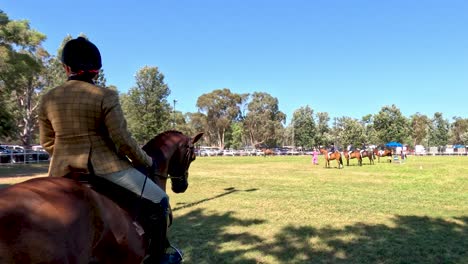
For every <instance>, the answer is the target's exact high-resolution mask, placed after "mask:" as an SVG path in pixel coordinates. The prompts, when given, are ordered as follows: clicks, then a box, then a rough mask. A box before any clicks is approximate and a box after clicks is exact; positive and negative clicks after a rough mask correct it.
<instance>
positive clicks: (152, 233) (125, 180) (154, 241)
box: [98, 168, 182, 263]
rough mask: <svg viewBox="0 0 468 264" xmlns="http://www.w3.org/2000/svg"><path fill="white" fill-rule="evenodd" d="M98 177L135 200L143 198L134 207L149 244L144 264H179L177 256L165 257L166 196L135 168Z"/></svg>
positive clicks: (167, 204)
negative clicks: (129, 193)
mask: <svg viewBox="0 0 468 264" xmlns="http://www.w3.org/2000/svg"><path fill="white" fill-rule="evenodd" d="M98 176H99V177H102V178H105V179H106V180H109V181H111V182H113V183H115V184H116V185H119V186H121V187H123V188H125V189H126V190H129V191H131V192H132V193H133V194H134V195H136V196H137V197H139V196H140V195H141V194H142V199H140V200H138V205H137V206H139V208H140V210H138V212H136V214H137V216H139V218H138V220H139V222H140V223H141V224H142V225H143V228H144V230H145V232H146V235H147V237H148V238H149V240H150V245H149V248H148V252H149V256H147V258H146V260H145V263H179V262H180V261H181V257H182V256H181V255H180V254H179V252H176V253H175V254H165V251H166V248H167V247H169V246H170V245H169V242H168V240H167V227H168V224H169V221H168V218H169V214H170V208H169V198H168V196H167V194H166V193H165V192H164V191H163V190H162V189H161V188H160V187H159V186H158V185H156V184H155V183H154V182H153V181H152V180H150V179H149V178H147V179H146V182H145V178H146V176H145V175H144V174H142V173H141V172H139V171H138V170H136V169H134V168H130V169H127V170H123V171H120V172H115V173H111V174H107V175H98ZM143 186H144V190H143ZM142 190H143V193H142Z"/></svg>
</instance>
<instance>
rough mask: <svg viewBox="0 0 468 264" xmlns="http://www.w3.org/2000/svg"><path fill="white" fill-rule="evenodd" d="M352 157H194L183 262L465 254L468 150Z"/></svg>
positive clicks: (467, 257) (180, 209)
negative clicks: (399, 159) (394, 158)
mask: <svg viewBox="0 0 468 264" xmlns="http://www.w3.org/2000/svg"><path fill="white" fill-rule="evenodd" d="M382 161H383V160H382ZM356 164H357V162H356V161H355V160H351V165H352V166H349V167H345V168H344V169H342V170H338V169H336V168H331V169H325V168H324V167H323V166H324V163H323V160H321V163H320V165H319V166H313V165H312V164H311V159H310V157H304V156H302V157H271V158H263V157H231V158H227V157H216V158H213V157H207V158H198V159H197V160H196V161H195V162H194V163H193V165H192V167H191V176H190V182H191V185H190V187H189V189H188V191H187V192H186V193H185V194H171V199H172V205H173V208H174V214H175V217H176V219H175V223H174V227H173V228H172V229H171V230H172V231H171V232H172V235H173V237H174V238H173V240H174V242H175V243H176V244H177V245H178V246H180V247H182V248H183V249H184V250H185V252H186V262H187V263H468V157H410V158H409V159H408V160H407V161H406V163H404V164H389V163H384V162H382V163H376V164H375V165H368V161H367V159H366V160H364V166H362V167H358V166H356ZM332 166H336V163H332Z"/></svg>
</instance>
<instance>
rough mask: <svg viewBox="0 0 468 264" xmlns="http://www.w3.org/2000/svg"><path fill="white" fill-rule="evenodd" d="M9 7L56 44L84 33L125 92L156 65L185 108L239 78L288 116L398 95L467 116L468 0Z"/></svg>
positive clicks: (370, 104) (17, 0) (14, 3)
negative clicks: (146, 69) (143, 71)
mask: <svg viewBox="0 0 468 264" xmlns="http://www.w3.org/2000/svg"><path fill="white" fill-rule="evenodd" d="M133 2H135V3H133ZM136 3H138V4H136ZM0 8H1V9H2V10H3V11H4V12H6V13H7V14H8V15H9V17H10V18H11V19H15V20H16V19H28V20H29V21H30V23H31V27H32V28H34V29H36V30H38V31H40V32H42V33H44V34H46V35H47V40H46V42H45V43H44V46H45V48H46V49H47V50H48V51H49V52H51V53H53V54H55V53H56V50H57V48H58V47H59V45H60V43H61V41H62V40H63V38H64V37H65V36H66V35H68V34H70V35H72V36H73V37H76V36H77V35H78V34H80V33H84V34H86V35H87V36H88V37H89V38H90V40H91V41H93V42H94V43H95V44H96V45H97V46H98V47H99V48H100V50H101V53H102V56H103V68H104V70H105V73H106V78H107V82H108V84H113V85H116V86H117V87H118V89H119V91H120V92H126V91H128V89H129V88H131V87H132V86H134V85H135V78H134V75H135V73H136V72H137V71H138V70H139V69H140V68H142V67H143V66H146V65H148V66H157V67H158V68H159V70H160V71H161V72H162V73H163V74H164V75H165V80H166V83H167V84H168V85H169V87H170V89H171V95H170V96H169V98H168V100H169V102H171V103H172V101H173V100H174V99H176V100H177V104H176V109H177V110H178V111H183V112H195V111H197V108H196V100H197V98H198V97H199V96H200V95H202V94H205V93H209V92H211V91H213V90H215V89H221V88H229V89H230V90H231V91H232V92H235V93H252V92H255V91H258V92H267V93H269V94H271V95H272V96H274V97H276V98H278V100H279V108H280V110H281V111H283V112H284V113H285V114H286V115H287V116H288V122H289V120H290V118H291V117H292V113H293V111H294V110H296V109H298V108H299V107H302V106H306V105H308V106H310V107H311V108H312V109H314V111H316V112H317V111H318V112H328V113H329V114H330V116H331V117H332V118H333V117H341V116H349V117H354V118H361V117H362V116H363V115H366V114H377V113H378V112H379V111H380V109H381V108H382V107H383V106H385V105H391V104H395V105H396V106H397V107H399V108H400V110H401V111H402V113H403V115H405V116H407V117H409V116H410V115H412V114H415V113H416V112H420V113H423V114H426V115H428V116H429V117H432V116H433V114H434V113H435V112H442V113H443V114H444V117H445V118H447V119H449V120H451V118H452V117H453V116H461V117H464V118H468V107H467V105H468V104H467V101H468V15H467V14H468V1H465V0H444V1H442V0H438V1H433V0H424V1H422V0H420V1H416V0H414V1H407V0H393V1H390V0H388V1H383V0H382V1H373V0H367V1H366V0H356V1H355V0H304V1H300V0H287V1H285V0H284V1H275V0H265V1H260V0H249V1H247V0H245V1H239V0H238V1H233V0H217V1H215V0H197V1H194V0H154V1H150V0H148V1H132V3H130V1H110V0H103V1H88V0H82V1H63V0H62V1H25V0H4V1H3V3H2V5H1V7H0Z"/></svg>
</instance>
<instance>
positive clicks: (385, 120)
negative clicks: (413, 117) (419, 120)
mask: <svg viewBox="0 0 468 264" xmlns="http://www.w3.org/2000/svg"><path fill="white" fill-rule="evenodd" d="M374 126H375V129H376V131H377V134H378V137H379V140H380V142H382V143H387V142H390V141H398V142H401V143H409V142H407V141H409V138H410V137H409V133H410V126H409V121H408V119H407V118H406V117H404V116H403V115H402V114H401V111H400V109H399V108H397V107H396V106H395V105H391V106H384V107H382V109H381V110H380V111H379V113H378V114H376V115H375V116H374Z"/></svg>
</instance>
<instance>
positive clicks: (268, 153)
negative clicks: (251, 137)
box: [261, 148, 275, 157]
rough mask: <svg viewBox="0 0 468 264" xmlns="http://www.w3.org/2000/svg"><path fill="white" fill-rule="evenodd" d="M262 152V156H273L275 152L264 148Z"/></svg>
mask: <svg viewBox="0 0 468 264" xmlns="http://www.w3.org/2000/svg"><path fill="white" fill-rule="evenodd" d="M261 150H262V151H263V156H265V157H266V156H273V155H274V154H275V152H274V151H273V150H272V149H269V148H264V149H261Z"/></svg>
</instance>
